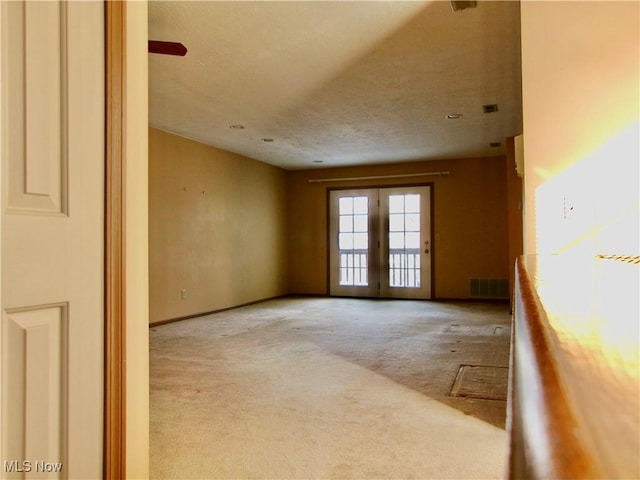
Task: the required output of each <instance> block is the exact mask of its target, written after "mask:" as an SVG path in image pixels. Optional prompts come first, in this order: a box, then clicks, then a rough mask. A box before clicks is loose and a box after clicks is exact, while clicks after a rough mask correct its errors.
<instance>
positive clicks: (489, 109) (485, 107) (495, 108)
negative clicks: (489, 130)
mask: <svg viewBox="0 0 640 480" xmlns="http://www.w3.org/2000/svg"><path fill="white" fill-rule="evenodd" d="M482 111H483V112H484V113H494V112H497V111H498V104H497V103H492V104H491V105H483V106H482Z"/></svg>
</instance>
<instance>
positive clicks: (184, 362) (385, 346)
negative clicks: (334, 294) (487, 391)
mask: <svg viewBox="0 0 640 480" xmlns="http://www.w3.org/2000/svg"><path fill="white" fill-rule="evenodd" d="M509 324H510V317H509V314H508V307H507V306H504V305H488V304H473V303H436V302H419V301H389V300H356V299H333V298H289V299H279V300H274V301H269V302H265V303H261V304H257V305H253V306H249V307H243V308H239V309H234V310H230V311H227V312H221V313H218V314H214V315H210V316H206V317H201V318H198V319H192V320H185V321H182V322H177V323H172V324H168V325H163V326H157V327H153V328H151V364H150V367H151V438H150V442H151V478H154V479H157V478H207V479H209V478H210V479H213V478H229V479H240V478H271V479H294V478H296V479H303V478H304V479H307V478H353V479H356V478H360V479H363V478H366V479H378V478H385V479H388V478H398V479H405V478H419V479H435V478H450V479H475V478H477V479H488V478H503V477H504V471H505V465H506V448H507V436H506V433H505V431H504V429H503V428H501V427H502V426H503V425H504V416H505V405H506V404H505V402H504V401H496V400H482V399H475V398H458V397H452V396H451V395H450V393H451V388H452V386H453V385H454V381H455V378H456V375H457V373H458V371H459V370H460V366H461V365H483V366H497V367H506V366H507V365H508V351H509ZM493 388H494V389H495V387H493ZM505 388H506V386H505Z"/></svg>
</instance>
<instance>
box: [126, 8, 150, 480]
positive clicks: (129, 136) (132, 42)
mask: <svg viewBox="0 0 640 480" xmlns="http://www.w3.org/2000/svg"><path fill="white" fill-rule="evenodd" d="M126 5H127V9H126V28H127V30H126V39H127V46H126V57H127V72H126V89H127V95H126V106H125V108H126V121H125V125H126V128H127V130H126V136H125V148H126V153H125V158H126V172H125V177H126V182H125V189H126V190H125V194H124V196H125V199H126V205H125V209H126V224H125V227H124V228H125V234H126V239H125V242H126V244H125V252H124V256H125V262H126V266H125V268H126V272H125V275H126V281H125V288H126V292H125V301H126V306H125V308H126V319H127V321H126V341H125V346H126V359H127V364H126V374H125V378H126V439H125V443H126V467H125V468H126V472H127V477H128V478H136V479H141V478H148V477H149V320H148V319H149V274H148V272H149V270H148V254H149V242H148V208H147V206H148V198H149V197H148V175H147V172H148V161H147V158H148V149H147V142H146V140H147V128H148V127H147V125H148V124H149V117H148V110H149V109H148V104H147V98H148V85H149V83H148V75H147V73H148V72H147V57H148V53H147V40H148V36H147V2H146V1H137V2H127V3H126Z"/></svg>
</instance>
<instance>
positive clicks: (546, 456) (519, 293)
mask: <svg viewBox="0 0 640 480" xmlns="http://www.w3.org/2000/svg"><path fill="white" fill-rule="evenodd" d="M531 260H534V261H531ZM555 261H556V259H551V260H550V261H549V263H550V264H551V265H552V266H553V264H554V262H555ZM557 261H558V262H560V260H557ZM560 263H561V264H560V265H559V268H557V269H554V268H550V269H548V270H549V271H551V272H554V273H557V276H558V277H560V278H555V277H556V275H552V277H554V279H553V280H550V281H548V282H546V281H545V279H542V280H541V278H540V277H539V276H538V275H539V274H540V272H539V271H537V270H536V268H535V266H533V267H532V265H535V264H536V261H535V258H534V259H528V258H526V257H520V258H519V259H518V261H517V263H516V291H515V310H514V328H513V330H512V332H513V333H512V335H513V338H512V355H511V378H510V385H509V406H508V420H507V427H508V430H509V434H510V459H509V475H508V476H509V478H511V479H590V478H607V479H610V478H639V474H640V461H639V460H638V450H637V443H635V444H634V440H633V439H634V438H635V439H636V442H637V439H638V436H639V435H638V432H639V427H638V412H637V410H638V396H639V395H640V394H639V393H638V384H637V377H636V378H634V377H633V376H627V375H626V373H625V369H624V368H620V367H621V366H620V365H619V364H614V365H612V364H611V363H609V362H608V361H607V359H606V357H605V356H604V355H603V356H598V354H597V353H595V354H592V353H591V352H598V351H599V350H602V349H603V348H602V346H598V345H594V344H593V343H594V342H593V341H592V340H589V341H587V340H584V339H583V338H581V337H580V336H579V335H577V334H576V332H572V331H570V328H567V329H566V330H568V331H563V329H562V328H563V325H564V324H563V322H562V320H563V319H562V316H563V315H565V316H567V315H569V316H572V315H573V311H572V310H571V309H570V306H566V305H562V306H560V307H559V306H557V305H551V303H553V302H552V301H550V299H548V298H545V296H544V295H542V297H541V295H540V288H539V285H540V284H542V285H545V288H547V289H549V290H550V289H551V287H552V286H553V287H554V288H555V289H556V290H555V291H554V292H555V293H554V295H553V299H552V300H554V301H556V300H558V299H560V303H563V296H562V292H561V291H560V292H558V291H557V290H558V289H560V290H562V288H563V287H562V286H563V285H565V286H567V287H568V288H571V286H570V285H568V284H567V279H571V278H574V279H576V278H577V279H579V278H580V277H579V276H580V275H583V274H584V272H581V271H568V270H570V269H568V268H567V265H566V264H565V263H563V262H560ZM598 267H602V265H597V266H596V268H594V269H592V271H593V272H595V275H602V272H603V269H602V268H598ZM563 272H564V273H566V274H567V277H566V278H562V274H563ZM576 276H578V277H576ZM610 281H611V279H603V281H602V282H597V281H593V282H582V283H583V284H584V285H589V286H591V285H595V287H594V288H595V289H597V290H599V288H598V286H599V285H601V284H603V283H606V282H610ZM576 283H580V282H579V281H577V282H576ZM632 288H633V286H632ZM582 294H583V295H584V297H582V298H583V299H584V300H583V305H584V304H585V303H589V302H590V301H592V302H593V304H594V305H596V306H597V305H602V304H603V302H604V303H606V301H607V298H603V299H596V301H593V300H592V299H593V298H594V292H593V291H585V292H582ZM579 295H580V293H578V294H576V293H575V290H574V291H573V299H572V300H575V298H580V297H579ZM603 295H606V293H603ZM636 295H637V291H636ZM569 296H570V295H569ZM596 296H597V294H596ZM541 298H543V299H544V300H549V301H547V302H546V303H545V301H543V300H541ZM636 299H637V297H636ZM610 300H615V299H610ZM574 303H575V302H574ZM583 310H584V311H580V312H578V313H576V317H577V321H576V319H572V320H573V321H574V324H573V325H580V326H581V327H583V326H584V325H585V323H584V322H582V320H583V319H582V318H580V315H584V314H585V311H586V310H587V309H583ZM596 310H598V309H597V308H596ZM630 310H631V311H630ZM622 311H623V312H628V314H629V315H630V316H633V315H635V314H636V312H634V311H633V309H632V308H631V309H626V310H624V309H623V310H622ZM558 312H561V313H558ZM598 314H602V312H601V311H599V310H598V311H596V312H595V313H589V314H588V315H587V316H588V318H586V317H585V318H584V320H585V322H587V321H593V319H594V316H595V318H596V319H597V320H598V321H597V322H596V324H600V323H606V321H607V319H606V318H600V319H598V317H597V315H598ZM636 322H637V319H636ZM630 328H631V331H633V324H630ZM636 336H637V334H636ZM613 363H615V362H613ZM586 392H588V394H585V393H586ZM612 432H616V434H615V435H611V433H612ZM602 437H605V438H602ZM604 445H606V447H607V448H603V446H604Z"/></svg>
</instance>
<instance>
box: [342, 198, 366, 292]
mask: <svg viewBox="0 0 640 480" xmlns="http://www.w3.org/2000/svg"><path fill="white" fill-rule="evenodd" d="M338 218H339V219H338V225H339V230H338V250H339V266H338V268H339V269H340V277H339V278H340V280H339V282H340V285H368V282H369V280H368V278H369V277H368V264H369V197H367V196H353V197H341V198H340V200H339V203H338Z"/></svg>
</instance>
